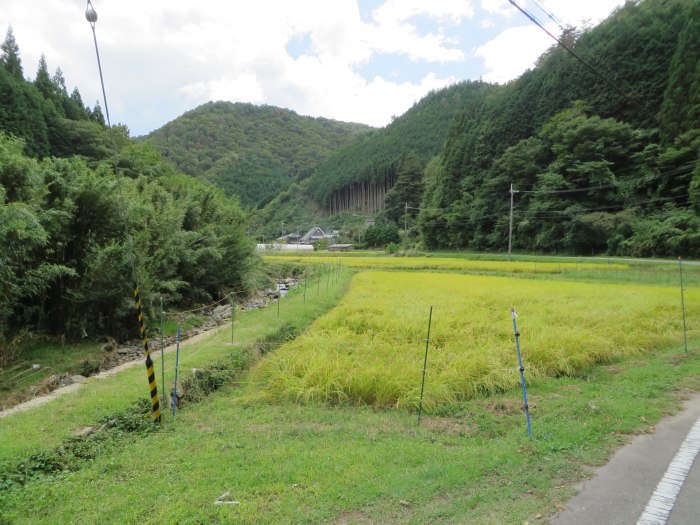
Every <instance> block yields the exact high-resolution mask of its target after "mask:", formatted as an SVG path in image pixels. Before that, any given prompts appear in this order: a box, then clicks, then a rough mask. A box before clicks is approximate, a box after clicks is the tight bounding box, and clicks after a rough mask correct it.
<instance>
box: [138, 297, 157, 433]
mask: <svg viewBox="0 0 700 525" xmlns="http://www.w3.org/2000/svg"><path fill="white" fill-rule="evenodd" d="M134 302H135V303H136V314H137V315H138V318H139V329H140V330H141V338H142V339H143V350H144V351H145V352H146V372H147V373H148V387H149V388H150V390H151V407H152V408H153V421H155V422H156V423H160V403H159V401H158V388H157V387H156V374H155V372H154V371H153V360H152V359H151V351H150V350H149V349H148V338H147V337H146V325H145V324H144V322H143V312H142V311H141V297H140V295H139V285H138V284H135V285H134Z"/></svg>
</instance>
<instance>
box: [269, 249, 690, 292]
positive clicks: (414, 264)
mask: <svg viewBox="0 0 700 525" xmlns="http://www.w3.org/2000/svg"><path fill="white" fill-rule="evenodd" d="M264 258H265V260H266V261H270V262H275V263H287V264H297V265H309V266H319V265H321V266H322V267H323V266H325V267H332V266H333V265H338V264H340V265H343V266H347V267H349V268H355V269H362V270H367V269H374V270H398V271H436V272H458V273H468V274H485V275H506V276H519V277H529V278H541V279H551V280H557V281H561V280H564V281H581V282H608V283H632V284H650V285H656V286H669V287H677V286H679V285H680V267H679V265H678V262H677V261H635V260H633V259H625V260H615V259H587V258H571V257H551V256H550V257H535V256H519V257H518V258H517V259H514V260H513V261H507V260H505V257H504V256H503V255H498V254H459V253H438V254H427V255H418V256H407V257H396V256H388V255H386V254H383V253H380V252H356V253H353V252H349V253H328V252H325V253H324V252H312V253H310V254H296V253H287V254H275V255H265V256H264ZM683 282H684V285H685V286H694V287H697V286H700V265H699V264H696V263H692V262H691V263H688V262H685V263H684V264H683Z"/></svg>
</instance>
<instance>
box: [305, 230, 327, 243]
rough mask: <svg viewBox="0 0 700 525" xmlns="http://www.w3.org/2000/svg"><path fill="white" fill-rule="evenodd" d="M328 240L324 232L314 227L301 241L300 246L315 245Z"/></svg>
mask: <svg viewBox="0 0 700 525" xmlns="http://www.w3.org/2000/svg"><path fill="white" fill-rule="evenodd" d="M326 238H328V236H327V235H326V234H325V233H324V231H323V230H322V229H321V228H319V227H318V226H314V227H313V228H311V229H310V230H309V231H308V232H306V233H305V234H304V235H302V237H301V238H300V239H299V243H300V244H313V243H315V242H316V241H322V240H323V239H326Z"/></svg>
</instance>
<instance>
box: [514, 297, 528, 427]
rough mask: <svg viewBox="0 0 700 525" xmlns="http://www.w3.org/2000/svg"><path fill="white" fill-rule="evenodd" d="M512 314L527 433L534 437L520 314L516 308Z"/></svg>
mask: <svg viewBox="0 0 700 525" xmlns="http://www.w3.org/2000/svg"><path fill="white" fill-rule="evenodd" d="M510 315H511V317H512V318H513V333H514V334H515V348H516V349H517V350H518V365H519V369H520V386H521V387H522V390H523V408H524V409H525V418H526V419H527V433H528V435H529V436H530V439H532V427H531V426H530V407H529V406H528V404H527V388H526V387H525V367H524V366H523V358H522V355H521V353H520V332H518V325H517V323H516V321H515V318H516V317H518V314H516V313H515V308H511V309H510Z"/></svg>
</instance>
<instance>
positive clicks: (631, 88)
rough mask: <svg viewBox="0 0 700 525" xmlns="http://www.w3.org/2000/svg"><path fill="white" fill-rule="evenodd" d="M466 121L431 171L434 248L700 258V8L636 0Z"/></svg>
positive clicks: (428, 201) (426, 219) (572, 35)
mask: <svg viewBox="0 0 700 525" xmlns="http://www.w3.org/2000/svg"><path fill="white" fill-rule="evenodd" d="M562 38H563V39H564V41H565V43H566V44H567V45H568V47H570V48H571V49H573V51H574V52H575V53H576V54H577V55H578V56H579V57H580V58H581V59H583V60H584V61H586V62H587V63H588V64H591V65H593V66H594V67H595V68H596V69H597V70H599V71H600V72H601V73H602V74H603V75H605V77H606V78H607V81H606V80H605V79H603V78H601V76H599V75H597V74H595V73H594V72H593V71H591V69H590V68H589V67H587V66H585V65H584V64H582V63H581V62H580V61H579V60H578V59H577V58H575V57H574V56H572V55H571V54H570V53H568V52H567V51H566V50H565V49H563V48H562V47H553V48H551V49H550V50H549V51H548V52H547V53H546V54H545V55H543V56H542V57H541V59H540V61H539V63H538V64H537V67H536V68H535V69H533V70H531V71H528V72H527V73H525V74H524V75H522V76H521V77H520V78H519V79H517V80H516V81H514V82H511V83H509V84H507V85H505V86H500V87H499V88H498V89H495V90H494V91H493V92H492V93H490V94H489V95H488V96H487V97H486V98H485V99H484V101H483V103H482V104H480V105H479V106H477V107H475V108H472V109H469V110H467V111H465V112H464V113H463V115H462V116H461V118H460V119H459V120H458V121H456V123H455V125H454V126H453V127H452V129H451V130H450V132H449V134H448V137H447V140H446V142H445V147H444V150H443V153H442V155H441V156H440V159H439V161H438V163H437V165H436V166H434V169H432V170H431V171H430V173H429V174H427V177H426V180H425V194H424V197H423V203H422V207H423V208H424V211H422V212H421V214H420V217H419V225H420V233H421V238H422V240H423V243H424V244H425V245H426V246H428V247H434V248H437V247H442V248H444V247H450V248H460V247H466V246H469V247H473V248H477V249H497V250H503V249H505V248H506V246H507V242H508V230H509V227H508V223H509V207H510V206H509V205H510V202H509V201H510V185H511V184H513V188H514V190H515V191H517V192H518V193H516V194H515V195H514V197H515V199H514V201H515V206H514V222H515V225H514V231H513V242H514V246H515V248H516V249H521V250H522V249H525V250H531V251H546V252H569V253H584V254H585V253H588V254H590V253H598V252H608V253H615V254H629V255H640V256H647V255H684V256H685V255H695V256H698V255H700V234H699V230H700V221H699V220H698V210H700V191H699V190H700V165H699V164H698V150H699V148H700V68H699V67H698V64H700V60H699V59H700V56H699V53H700V2H686V1H684V0H646V1H643V2H638V3H637V2H628V3H627V4H626V5H625V6H623V7H622V8H620V9H619V10H618V11H617V12H616V13H615V14H614V15H613V16H611V17H610V18H609V19H608V20H606V21H605V22H603V23H602V24H601V25H600V26H598V27H596V28H593V29H592V30H590V31H587V32H584V33H582V34H578V33H577V32H576V31H574V30H568V31H566V32H565V34H564V35H563V37H562Z"/></svg>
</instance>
